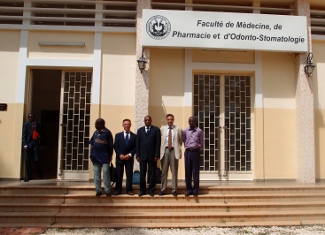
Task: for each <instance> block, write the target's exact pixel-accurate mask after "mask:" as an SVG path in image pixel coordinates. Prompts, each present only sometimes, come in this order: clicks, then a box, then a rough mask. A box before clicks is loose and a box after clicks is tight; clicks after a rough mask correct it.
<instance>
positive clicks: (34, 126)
mask: <svg viewBox="0 0 325 235" xmlns="http://www.w3.org/2000/svg"><path fill="white" fill-rule="evenodd" d="M32 128H33V130H35V129H36V125H35V122H32Z"/></svg>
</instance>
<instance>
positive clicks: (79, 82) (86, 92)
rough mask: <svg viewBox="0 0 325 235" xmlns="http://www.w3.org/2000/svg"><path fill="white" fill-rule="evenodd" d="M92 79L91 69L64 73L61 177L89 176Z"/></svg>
mask: <svg viewBox="0 0 325 235" xmlns="http://www.w3.org/2000/svg"><path fill="white" fill-rule="evenodd" d="M91 83H92V73H91V72H80V71H72V72H64V73H63V78H62V87H61V89H62V91H61V117H60V122H61V128H60V134H59V136H60V146H59V149H60V153H59V164H58V172H59V173H58V176H59V177H61V178H63V179H84V180H88V179H89V172H88V166H89V129H90V103H91V102H90V97H91Z"/></svg>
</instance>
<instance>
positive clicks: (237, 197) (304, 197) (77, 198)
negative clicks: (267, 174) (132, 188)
mask: <svg viewBox="0 0 325 235" xmlns="http://www.w3.org/2000/svg"><path fill="white" fill-rule="evenodd" d="M211 200H213V201H214V202H220V203H221V202H226V203H229V202H262V201H273V202H277V201H287V202H290V201H298V200H299V201H308V202H310V201H323V202H325V193H321V194H312V193H300V194H288V193H286V194H276V195H275V194H264V195H258V194H233V195H221V194H219V195H217V194H215V195H212V194H202V195H199V196H198V197H193V196H189V197H185V196H184V195H178V196H177V197H173V196H172V195H165V196H163V197H161V196H158V195H155V196H154V197H151V196H149V195H144V196H142V197H138V196H137V195H134V196H129V195H118V196H112V197H106V196H105V195H103V196H101V197H95V195H93V194H92V195H85V194H71V195H66V197H65V202H66V203H98V202H121V203H122V202H124V203H128V202H134V203H142V202H144V201H145V202H149V203H158V202H162V201H174V202H180V201H187V202H192V203H201V202H209V201H211Z"/></svg>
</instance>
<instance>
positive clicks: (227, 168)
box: [193, 74, 252, 178]
mask: <svg viewBox="0 0 325 235" xmlns="http://www.w3.org/2000/svg"><path fill="white" fill-rule="evenodd" d="M251 98H252V97H251V78H250V76H230V75H225V76H221V75H211V74H194V81H193V114H194V115H195V116H197V117H198V124H199V127H200V128H201V129H202V130H203V131H204V144H205V146H204V150H203V151H202V153H201V156H202V157H201V163H200V170H201V171H205V172H218V174H219V177H220V178H221V177H224V178H227V177H228V174H229V173H233V172H250V171H251V170H252V169H251V159H252V150H251V146H252V139H251V136H252V135H251V133H252V128H251V112H252V109H251Z"/></svg>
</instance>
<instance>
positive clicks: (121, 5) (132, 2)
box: [0, 0, 137, 31]
mask: <svg viewBox="0 0 325 235" xmlns="http://www.w3.org/2000/svg"><path fill="white" fill-rule="evenodd" d="M136 10H137V1H136V0H125V1H110V0H106V1H97V0H80V1H74V0H68V1H63V0H57V1H52V0H39V1H8V0H5V1H3V0H0V26H1V27H4V25H8V24H11V25H23V24H24V28H32V29H35V28H36V29H38V28H39V29H43V28H41V27H40V26H51V27H47V28H46V29H47V30H50V29H51V28H52V27H54V26H56V28H55V29H57V28H58V27H59V28H60V27H61V28H62V29H64V28H67V29H69V30H73V29H75V30H81V29H84V30H87V31H107V30H108V28H110V29H114V28H115V29H116V28H125V30H124V31H135V26H136V14H137V11H136ZM69 26H70V27H69ZM71 26H73V27H74V28H71ZM76 26H78V27H76ZM113 31H114V30H113Z"/></svg>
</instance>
